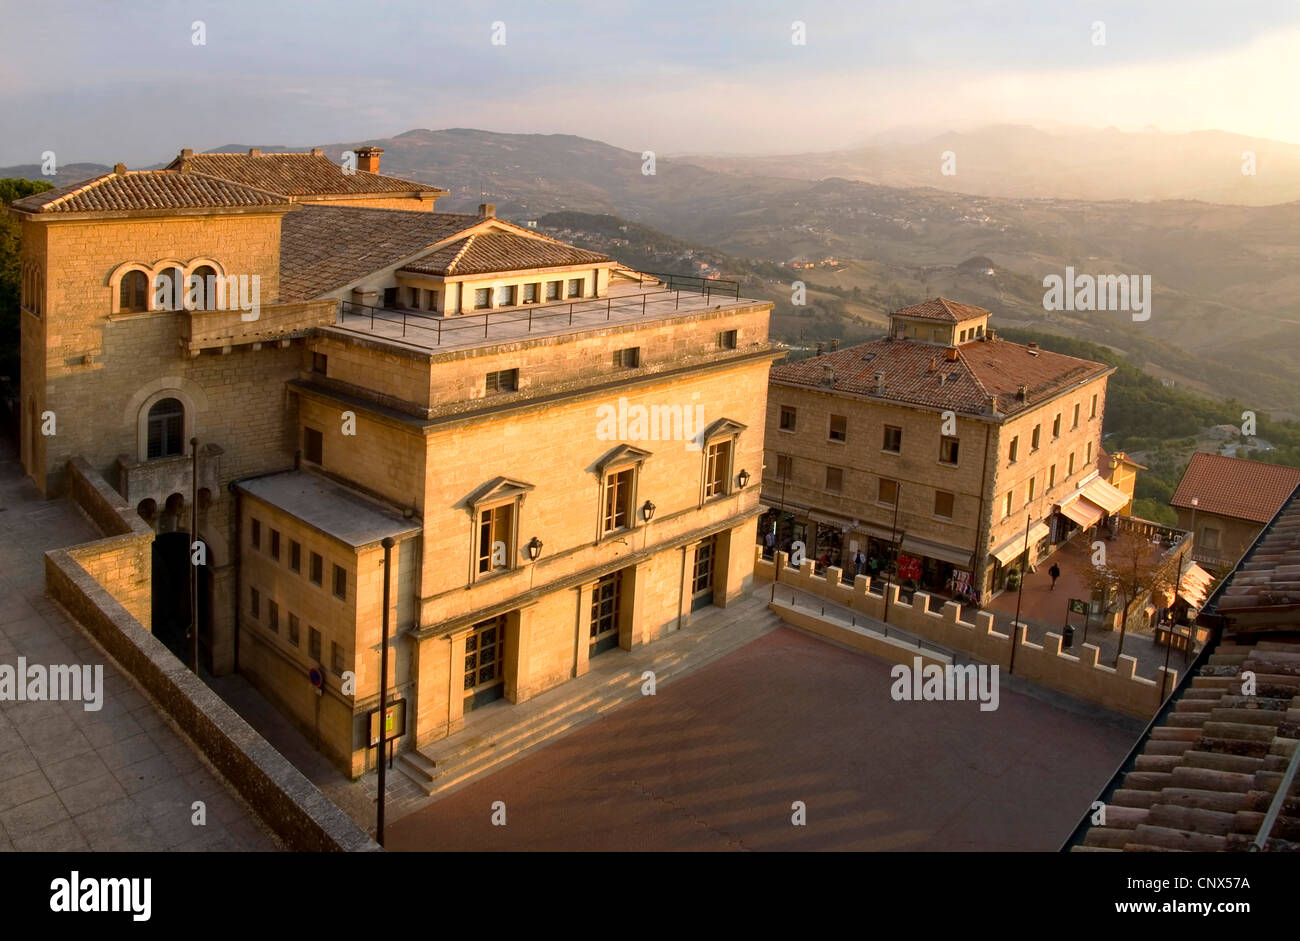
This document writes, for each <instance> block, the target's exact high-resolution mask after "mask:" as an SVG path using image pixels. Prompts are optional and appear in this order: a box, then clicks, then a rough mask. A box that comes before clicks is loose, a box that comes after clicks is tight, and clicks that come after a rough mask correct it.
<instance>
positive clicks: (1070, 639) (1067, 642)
mask: <svg viewBox="0 0 1300 941" xmlns="http://www.w3.org/2000/svg"><path fill="white" fill-rule="evenodd" d="M1073 646H1074V628H1073V627H1071V626H1070V625H1069V624H1067V625H1065V639H1064V640H1063V641H1061V647H1062V648H1065V649H1068V648H1070V647H1073Z"/></svg>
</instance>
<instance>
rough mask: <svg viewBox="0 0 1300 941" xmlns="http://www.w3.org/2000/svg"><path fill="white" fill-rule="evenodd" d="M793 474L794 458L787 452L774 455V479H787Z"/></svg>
mask: <svg viewBox="0 0 1300 941" xmlns="http://www.w3.org/2000/svg"><path fill="white" fill-rule="evenodd" d="M793 476H794V459H793V458H792V457H790V455H788V454H778V455H777V456H776V479H777V480H789V479H790V478H791V477H793Z"/></svg>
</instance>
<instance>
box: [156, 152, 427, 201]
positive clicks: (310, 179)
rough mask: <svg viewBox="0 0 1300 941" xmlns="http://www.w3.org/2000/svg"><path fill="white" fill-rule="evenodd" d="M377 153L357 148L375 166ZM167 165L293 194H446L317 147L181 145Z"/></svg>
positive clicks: (359, 153) (174, 168) (173, 168)
mask: <svg viewBox="0 0 1300 941" xmlns="http://www.w3.org/2000/svg"><path fill="white" fill-rule="evenodd" d="M382 153H383V151H382V150H380V149H378V148H359V149H358V150H357V154H358V156H360V157H362V159H365V158H371V162H373V166H374V167H375V169H376V170H377V169H378V166H379V159H378V155H379V154H382ZM167 169H168V170H178V171H180V172H193V173H203V174H207V175H208V176H215V177H221V178H222V179H225V180H232V181H234V182H236V183H243V184H246V185H248V186H253V187H256V188H258V189H264V190H270V191H271V192H273V193H280V194H282V195H285V196H294V197H316V196H374V195H388V196H395V195H402V194H405V193H427V194H430V195H433V196H441V195H445V194H446V193H447V190H445V189H442V188H441V187H437V186H429V185H428V184H426V183H416V182H414V181H412V180H403V179H400V178H398V177H394V176H385V175H383V174H380V173H377V172H371V171H370V170H366V169H363V168H362V167H360V166H358V167H356V168H353V169H350V170H345V169H344V168H343V167H342V166H340V165H339V164H337V163H335V162H334V161H332V160H330V159H329V158H328V157H326V156H325V152H324V151H323V150H321V149H320V148H316V149H314V150H312V151H311V152H309V153H263V152H262V151H260V150H256V149H253V150H249V151H248V152H247V153H213V154H196V153H194V151H192V150H188V149H187V150H182V151H181V152H180V155H179V156H177V157H176V159H175V160H173V161H172V162H171V163H170V164H168V165H167Z"/></svg>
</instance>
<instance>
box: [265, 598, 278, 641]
mask: <svg viewBox="0 0 1300 941" xmlns="http://www.w3.org/2000/svg"><path fill="white" fill-rule="evenodd" d="M266 627H267V629H268V630H270V631H271V633H273V634H278V633H280V606H279V605H278V604H276V603H275V602H274V601H268V602H267V603H266Z"/></svg>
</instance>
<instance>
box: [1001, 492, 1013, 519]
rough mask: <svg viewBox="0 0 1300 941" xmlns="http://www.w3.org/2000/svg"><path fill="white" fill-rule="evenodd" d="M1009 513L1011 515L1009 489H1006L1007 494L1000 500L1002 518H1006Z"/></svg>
mask: <svg viewBox="0 0 1300 941" xmlns="http://www.w3.org/2000/svg"><path fill="white" fill-rule="evenodd" d="M1010 515H1011V491H1010V490H1008V491H1007V495H1006V496H1005V497H1004V498H1003V500H1002V518H1003V519H1006V518H1007V517H1008V516H1010Z"/></svg>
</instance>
